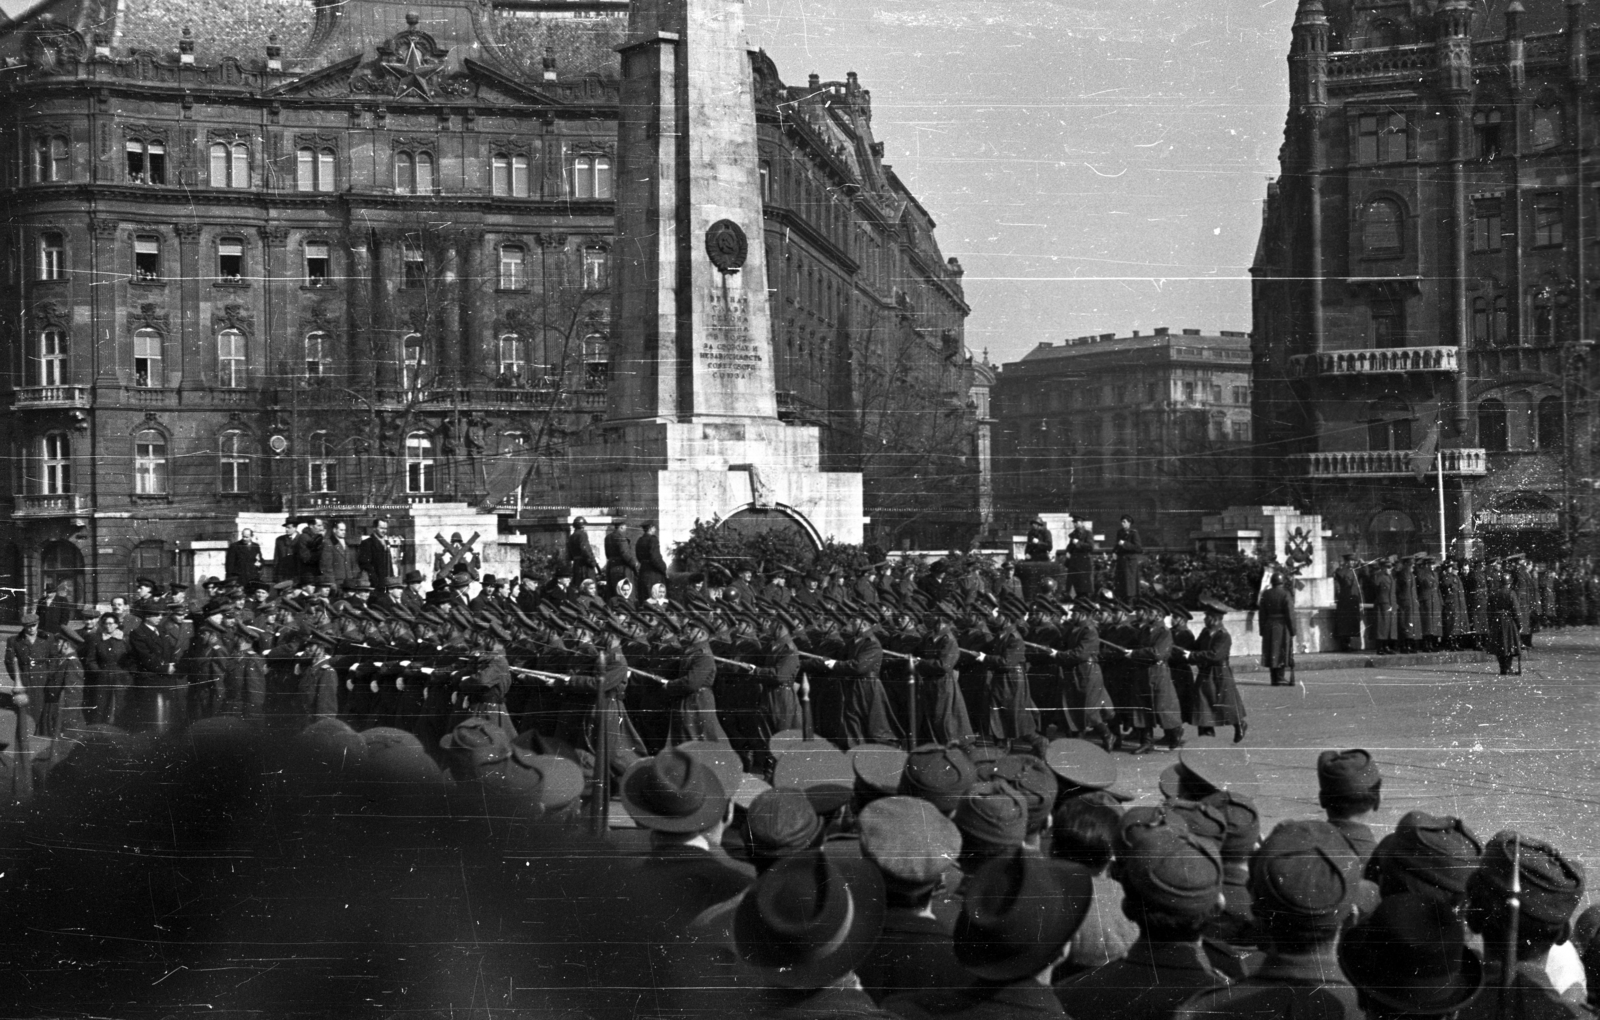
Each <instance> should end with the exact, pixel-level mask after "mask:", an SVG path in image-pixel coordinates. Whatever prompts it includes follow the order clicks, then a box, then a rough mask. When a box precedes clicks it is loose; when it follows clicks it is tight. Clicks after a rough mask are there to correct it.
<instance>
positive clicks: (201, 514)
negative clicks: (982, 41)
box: [0, 0, 977, 601]
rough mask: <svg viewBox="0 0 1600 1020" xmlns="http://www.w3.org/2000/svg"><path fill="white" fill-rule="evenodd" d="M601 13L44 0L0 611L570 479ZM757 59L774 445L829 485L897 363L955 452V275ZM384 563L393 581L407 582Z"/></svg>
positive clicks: (597, 408) (600, 102) (17, 71)
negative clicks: (289, 534)
mask: <svg viewBox="0 0 1600 1020" xmlns="http://www.w3.org/2000/svg"><path fill="white" fill-rule="evenodd" d="M625 15H626V5H625V4H623V3H616V2H611V0H584V2H583V3H580V4H573V3H560V4H555V3H543V2H539V0H503V2H497V3H494V4H483V3H478V2H476V0H431V2H425V3H396V2H391V0H347V2H346V3H343V4H333V5H324V4H312V3H310V2H309V0H248V2H247V0H222V2H220V3H206V4H186V3H183V2H178V0H162V2H157V0H120V2H119V3H115V4H113V3H109V2H105V0H47V2H45V3H43V4H40V5H39V6H37V7H35V8H33V9H32V10H30V11H29V12H28V13H27V14H25V15H23V16H22V17H21V18H19V19H17V20H16V21H14V22H12V23H10V24H8V25H6V26H4V27H3V28H0V60H3V61H4V67H5V71H6V73H5V75H4V76H3V78H0V102H3V103H4V104H5V109H6V110H7V112H8V114H9V116H7V117H6V118H5V120H4V126H3V127H0V151H4V152H6V153H7V154H8V157H9V158H8V159H7V160H5V161H4V166H3V169H0V205H3V206H4V209H5V219H6V228H7V244H6V247H5V249H4V252H3V257H4V260H5V261H4V266H3V270H0V277H3V283H0V286H3V288H4V290H5V293H6V297H7V298H8V299H9V300H8V301H7V307H9V308H10V309H11V310H12V311H11V312H10V313H9V314H8V315H7V316H5V321H4V323H3V325H0V349H3V351H4V358H3V365H4V372H5V382H4V386H5V389H6V390H7V392H6V406H5V410H4V412H0V413H3V416H4V420H5V431H6V442H7V443H8V453H9V457H8V458H7V463H8V465H9V468H8V470H9V472H10V477H9V478H8V479H7V480H6V483H5V484H4V485H0V503H8V504H9V506H5V507H0V511H9V512H8V513H5V514H4V516H5V517H6V518H7V519H6V520H5V521H4V523H3V524H0V531H4V532H5V533H4V534H3V535H0V553H3V555H0V574H5V575H8V576H9V577H11V578H13V580H10V581H0V583H4V584H8V585H12V586H16V587H26V588H28V589H29V590H30V591H33V592H37V591H39V590H40V589H41V588H42V587H45V586H49V587H54V586H55V585H56V584H57V583H59V582H61V581H67V582H69V583H70V585H72V587H73V589H74V590H75V592H76V595H77V597H78V598H79V599H80V600H83V601H100V600H104V599H105V598H108V597H109V596H110V595H111V594H114V593H118V592H123V591H126V590H127V588H128V584H129V581H130V580H131V578H132V577H134V576H137V575H149V576H153V577H156V578H158V579H162V578H174V577H176V576H180V575H182V574H183V572H184V571H185V569H186V567H185V565H186V563H187V562H188V561H187V560H186V558H185V550H188V549H192V548H193V547H194V544H195V543H196V542H207V541H209V542H213V543H214V542H215V541H217V540H223V539H227V540H231V539H232V538H233V537H235V535H236V534H237V531H238V529H239V528H240V527H241V522H248V521H253V520H270V518H268V517H266V516H265V515H268V514H279V513H286V512H293V513H316V514H321V515H327V516H333V517H342V518H348V519H350V520H351V521H353V522H357V523H360V524H365V523H366V521H367V519H369V518H371V517H372V516H374V515H375V514H380V513H403V512H404V511H405V510H406V508H408V507H410V506H413V505H416V504H419V503H434V502H450V501H461V502H466V503H468V504H474V505H482V506H484V507H486V508H492V509H494V510H495V511H496V512H497V513H498V514H499V518H500V519H499V522H498V523H497V524H495V526H496V527H501V528H515V527H516V526H517V525H516V521H517V519H518V516H519V514H521V513H523V512H524V511H525V510H526V509H527V508H528V507H530V506H536V505H555V504H558V503H560V501H561V499H562V496H563V494H564V489H565V482H564V478H565V477H566V473H567V472H568V471H569V470H571V469H572V467H573V465H570V464H568V463H567V461H566V459H565V450H566V448H567V446H568V445H569V443H570V442H571V440H572V439H573V438H574V437H575V436H576V435H577V433H578V432H579V431H580V430H581V429H582V428H584V427H585V426H586V425H587V424H589V423H590V422H591V421H592V420H594V419H596V418H598V417H599V416H600V415H601V414H602V413H603V412H604V409H605V394H606V384H607V381H608V379H609V378H610V374H611V373H612V372H614V371H625V370H626V366H616V365H613V364H612V363H611V357H610V352H609V349H608V332H609V320H610V315H611V295H610V289H609V265H610V247H611V238H612V232H613V223H614V209H613V202H612V188H613V182H612V176H611V175H612V168H613V166H614V164H615V158H616V151H615V146H616V139H615V128H616V109H617V101H618V99H617V73H618V70H617V69H618V63H617V53H616V51H615V49H614V47H615V46H616V45H617V44H618V43H620V42H622V41H623V39H624V38H625V36H626V16H625ZM752 59H753V67H752V73H753V74H754V75H755V76H756V78H757V83H758V90H757V92H758V97H759V98H758V103H759V104H760V112H761V116H762V124H763V138H762V144H763V157H764V166H763V170H764V171H766V173H765V176H767V178H768V185H767V187H768V192H767V194H766V196H765V197H766V199H767V210H766V216H767V238H766V241H767V244H768V247H769V250H770V251H771V252H772V253H774V254H776V255H778V256H779V260H777V261H774V260H772V259H771V258H770V257H769V265H774V266H782V267H783V270H782V271H781V272H780V271H777V270H775V271H774V273H773V274H772V276H773V278H772V279H770V280H769V287H770V288H771V289H772V290H773V292H774V294H775V296H777V297H778V299H779V301H780V302H781V304H782V307H783V309H784V315H783V316H782V317H781V320H780V321H778V322H775V324H774V334H775V335H774V347H775V351H776V352H777V353H778V354H779V356H778V357H777V358H776V359H775V361H776V363H777V365H778V367H779V387H780V389H781V390H783V391H785V392H787V393H788V394H790V397H789V398H788V406H789V408H790V411H791V413H793V414H795V415H797V416H807V417H813V418H816V419H818V420H820V421H824V422H827V423H828V424H829V425H830V426H831V434H832V441H831V445H830V448H829V451H830V454H831V455H832V456H833V457H835V458H838V459H841V460H843V461H845V463H843V464H841V466H840V468H839V469H848V467H849V466H850V464H849V461H850V460H851V459H852V458H854V459H857V460H859V459H860V457H861V449H862V446H863V444H862V443H860V442H859V441H858V440H857V438H856V437H857V436H859V435H860V433H861V430H862V424H861V423H862V422H863V421H865V420H867V419H868V418H869V417H870V416H868V415H865V414H864V413H863V412H861V411H860V408H862V407H865V406H869V405H870V399H869V395H868V387H867V385H866V382H865V381H866V380H870V379H871V378H872V374H871V373H872V366H873V365H874V363H875V362H874V355H873V353H871V351H872V350H875V349H877V348H879V347H881V346H886V344H885V342H883V341H880V340H879V339H878V338H879V337H883V336H888V335H891V334H892V335H893V336H895V337H897V338H900V339H903V340H904V342H905V344H906V346H907V347H908V348H910V349H911V351H912V353H911V354H910V355H908V357H909V359H910V362H911V368H912V374H913V375H914V377H915V386H914V387H913V388H912V392H913V395H914V397H915V399H919V400H924V399H925V400H930V401H933V402H936V403H938V404H939V405H940V406H947V405H950V406H953V405H954V404H956V403H960V404H961V407H962V411H963V414H964V421H965V423H966V426H965V427H967V429H968V431H969V432H970V431H971V429H972V428H973V424H972V423H974V422H975V420H976V418H975V415H974V414H973V413H972V411H971V409H969V408H967V407H966V406H965V402H964V401H965V399H966V395H967V389H968V387H967V382H966V380H967V379H969V378H970V376H971V367H970V366H971V359H970V358H969V357H967V355H966V352H965V348H964V346H963V345H962V322H963V320H964V318H965V315H966V313H967V307H966V305H965V303H964V300H963V298H962V296H961V289H960V268H959V266H958V265H955V264H954V263H953V261H952V262H950V263H946V262H944V261H943V260H942V259H941V258H940V257H939V255H938V250H937V247H936V246H935V245H934V243H933V240H932V234H931V231H932V221H931V219H929V218H928V217H927V215H926V213H925V212H923V211H922V210H921V207H920V206H918V205H917V204H916V202H915V199H914V198H912V197H911V195H910V194H909V192H908V191H907V190H906V189H905V187H904V185H902V184H901V183H900V182H899V181H898V180H897V179H895V178H894V176H893V173H892V171H891V170H890V168H888V167H886V166H884V165H883V164H882V161H881V158H880V157H881V154H882V150H881V147H880V146H878V145H877V144H876V143H874V142H873V141H872V137H871V133H870V116H871V109H870V96H869V95H868V94H867V93H866V92H865V90H863V89H861V88H860V87H859V85H858V84H857V83H856V81H855V80H854V75H851V77H850V79H849V80H848V81H846V82H837V83H823V82H820V81H818V80H817V79H816V78H815V77H813V79H812V80H811V82H810V83H809V85H808V86H806V87H802V88H792V87H789V86H785V85H784V84H783V83H782V82H781V81H780V80H779V79H778V78H777V72H776V69H775V68H773V67H772V65H771V63H770V61H768V60H766V58H765V57H764V55H757V56H755V57H753V58H752ZM775 318H777V317H775ZM869 326H870V328H869ZM952 392H953V393H956V394H957V395H958V397H956V398H952V397H951V396H950V394H951V393H952ZM971 448H972V444H970V443H969V445H968V447H967V448H966V449H968V450H970V449H971ZM965 463H966V464H967V465H973V464H975V461H967V462H965ZM580 467H581V466H580ZM963 470H970V471H972V473H973V476H974V477H973V481H972V484H971V487H972V489H973V491H974V492H975V491H976V484H977V483H976V472H975V468H974V467H967V466H964V467H963ZM874 510H875V507H873V506H872V505H871V503H870V502H869V506H868V513H869V514H872V513H874ZM975 512H976V499H975V497H974V500H973V504H972V507H971V508H968V509H967V510H966V518H967V519H970V518H972V517H974V516H975ZM490 520H491V521H493V518H490ZM257 530H258V536H257V537H258V540H260V541H262V543H263V545H264V546H266V547H268V548H270V545H271V538H272V535H271V534H270V533H268V534H261V533H260V532H261V530H262V529H260V528H258V529H257ZM352 535H354V536H355V537H359V535H358V534H357V532H356V531H355V530H354V529H352ZM414 538H415V542H416V543H418V544H421V545H422V548H420V549H414V548H409V547H407V548H405V549H403V550H402V556H401V560H402V562H404V563H406V564H407V565H412V564H423V563H425V562H426V561H428V560H429V558H430V557H429V549H428V545H429V544H431V541H432V536H415V537H414ZM186 579H187V577H186Z"/></svg>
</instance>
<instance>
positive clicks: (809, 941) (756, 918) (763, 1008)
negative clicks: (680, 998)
mask: <svg viewBox="0 0 1600 1020" xmlns="http://www.w3.org/2000/svg"><path fill="white" fill-rule="evenodd" d="M883 911H884V896H883V882H882V879H881V878H880V877H879V875H878V871H877V869H876V868H874V867H873V866H872V865H871V864H869V863H867V862H866V861H863V860H860V859H854V860H852V859H850V858H838V857H831V856H829V855H827V854H824V853H822V852H821V851H820V850H809V851H807V852H805V853H803V854H798V855H795V856H793V857H787V858H784V859H783V860H781V861H779V862H778V863H777V864H776V865H774V866H773V867H772V868H771V869H770V870H769V871H767V872H766V873H765V874H764V875H762V876H761V878H760V879H758V880H757V881H756V884H755V886H754V887H753V888H752V889H751V890H750V892H749V893H748V894H747V895H746V896H745V897H744V899H743V900H742V901H741V902H740V904H739V908H738V910H737V912H736V913H735V914H734V920H733V931H734V943H735V946H736V947H737V951H738V954H739V958H740V960H742V961H743V963H744V965H745V966H746V967H747V968H748V969H749V971H750V972H751V974H752V975H753V977H754V978H755V979H756V980H757V981H758V982H759V984H760V987H759V988H756V989H753V990H751V991H750V992H749V993H748V994H747V995H744V996H741V997H740V1001H739V1002H738V1008H736V1009H734V1010H732V1011H730V1012H732V1013H733V1014H735V1015H739V1016H749V1017H762V1018H772V1020H832V1018H835V1017H838V1018H857V1020H894V1018H893V1014H891V1013H886V1012H884V1011H883V1010H880V1009H878V1008H876V1007H875V1006H874V1005H873V1002H872V1000H871V999H870V998H869V997H868V996H867V993H866V992H864V991H863V990H862V988H861V982H860V981H859V980H858V979H857V978H856V974H855V967H856V965H857V964H859V963H860V962H861V961H862V960H863V959H864V958H865V957H866V955H867V953H868V952H870V951H871V949H872V946H873V944H874V942H876V941H877V938H878V932H879V929H880V926H881V925H882V923H883ZM697 1005H698V1002H697Z"/></svg>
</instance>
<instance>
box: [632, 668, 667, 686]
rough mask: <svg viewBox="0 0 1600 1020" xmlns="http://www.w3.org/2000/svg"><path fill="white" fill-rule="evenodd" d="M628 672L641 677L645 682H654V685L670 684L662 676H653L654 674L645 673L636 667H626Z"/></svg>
mask: <svg viewBox="0 0 1600 1020" xmlns="http://www.w3.org/2000/svg"><path fill="white" fill-rule="evenodd" d="M628 672H629V673H633V674H636V675H638V676H642V677H644V678H645V679H647V680H654V681H655V682H656V683H658V684H662V685H663V686H664V685H666V684H670V683H671V682H672V681H671V680H668V679H667V678H666V677H664V676H660V675H658V674H655V673H646V672H645V671H644V670H642V669H640V668H639V667H637V666H629V667H628Z"/></svg>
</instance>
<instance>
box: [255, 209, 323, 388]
mask: <svg viewBox="0 0 1600 1020" xmlns="http://www.w3.org/2000/svg"><path fill="white" fill-rule="evenodd" d="M261 267H262V273H261V276H262V280H261V318H262V322H261V326H260V329H259V333H260V340H259V342H258V343H257V344H256V346H257V347H258V348H259V350H252V351H250V352H249V354H250V357H251V364H250V373H251V378H252V379H259V380H262V381H263V383H265V381H266V380H268V379H277V380H278V383H279V385H281V386H296V385H299V380H300V377H301V375H302V374H303V373H304V372H305V359H304V358H303V357H302V354H303V353H304V348H303V347H302V346H301V344H303V343H304V342H305V334H306V333H308V332H310V330H309V329H305V328H300V329H299V332H300V337H299V338H298V340H299V342H298V343H297V342H296V338H295V337H294V336H292V334H291V331H292V330H294V329H296V328H299V327H301V326H302V325H303V324H301V323H299V322H292V321H291V319H290V316H289V314H288V311H289V309H291V308H293V307H294V306H295V305H296V304H298V302H297V301H295V291H296V290H298V289H299V283H298V281H299V274H298V273H296V272H295V267H294V266H293V265H292V264H291V261H290V258H289V228H288V227H263V228H262V229H261ZM274 359H276V363H274ZM280 367H281V368H282V371H281V372H280V371H279V369H280Z"/></svg>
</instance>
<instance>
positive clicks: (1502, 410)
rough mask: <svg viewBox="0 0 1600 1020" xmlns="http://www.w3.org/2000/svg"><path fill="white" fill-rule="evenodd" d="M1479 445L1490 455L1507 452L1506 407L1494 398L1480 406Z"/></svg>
mask: <svg viewBox="0 0 1600 1020" xmlns="http://www.w3.org/2000/svg"><path fill="white" fill-rule="evenodd" d="M1478 445H1479V446H1481V447H1483V448H1484V449H1485V450H1488V451H1489V452H1490V453H1504V452H1505V451H1506V405H1505V404H1502V403H1501V402H1500V401H1498V400H1495V399H1494V398H1492V397H1491V398H1490V399H1488V400H1485V401H1483V402H1481V403H1479V404H1478Z"/></svg>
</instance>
